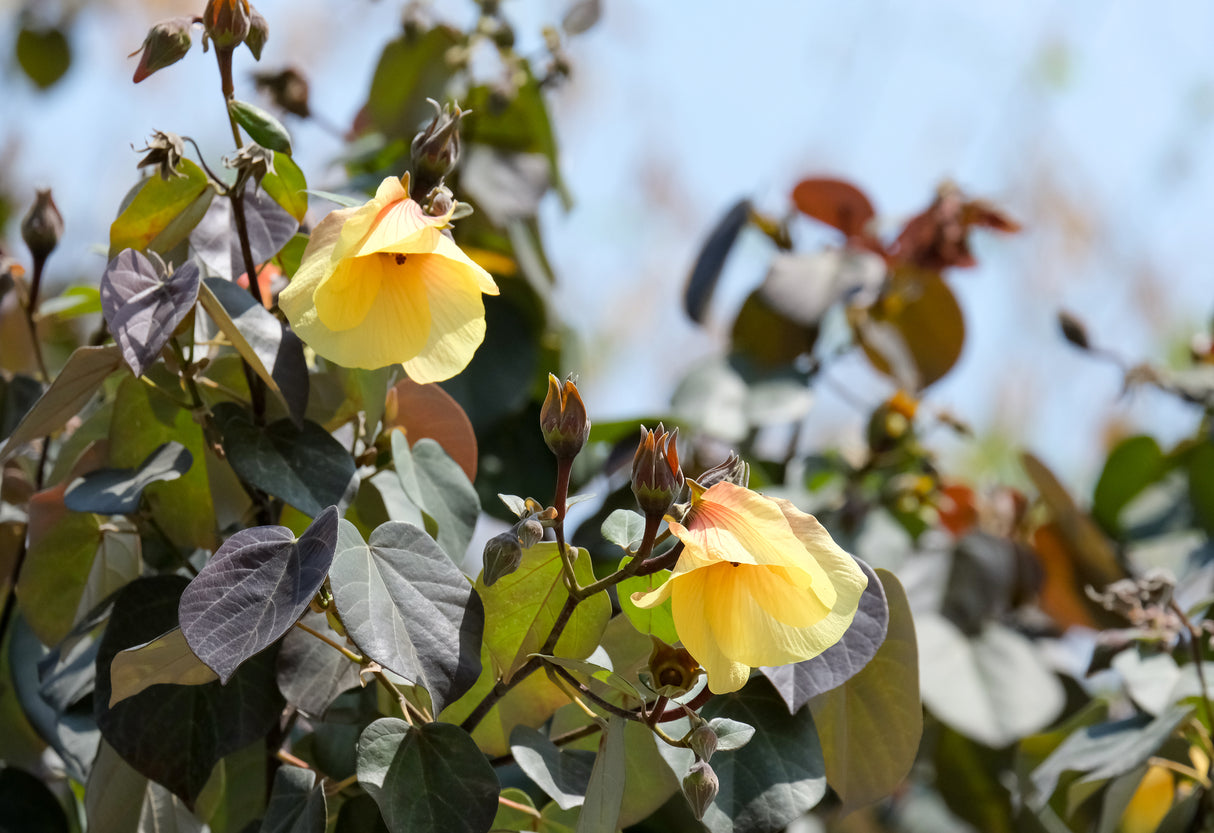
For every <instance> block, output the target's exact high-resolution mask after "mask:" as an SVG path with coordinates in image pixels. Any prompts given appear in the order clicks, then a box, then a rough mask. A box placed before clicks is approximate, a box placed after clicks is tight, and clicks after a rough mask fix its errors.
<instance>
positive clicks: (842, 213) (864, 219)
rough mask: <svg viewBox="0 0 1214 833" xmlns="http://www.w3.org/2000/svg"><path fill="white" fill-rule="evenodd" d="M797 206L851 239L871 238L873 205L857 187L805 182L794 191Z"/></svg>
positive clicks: (828, 181)
mask: <svg viewBox="0 0 1214 833" xmlns="http://www.w3.org/2000/svg"><path fill="white" fill-rule="evenodd" d="M792 201H793V204H794V205H795V206H796V207H797V208H798V210H800V211H801V212H802V213H804V214H808V215H809V216H810V217H813V218H814V219H815V220H820V221H821V222H823V223H826V224H827V225H828V226H834V227H835V228H837V229H838V230H839V231H841V232H843V233H844V234H846V235H847V236H848V237H856V238H866V237H870V234H869V232H868V229H867V226H868V222H869V221H870V220H872V219H873V217H875V216H876V211H874V210H873V205H872V203H871V202H869V201H868V197H866V196H865V195H864V192H863V191H861V190H860V189H859V188H857V187H856V186H854V185H852V184H851V183H849V182H844V181H843V180H841V179H821V178H813V179H803V180H801V181H800V182H798V183H797V186H796V187H795V188H793V189H792Z"/></svg>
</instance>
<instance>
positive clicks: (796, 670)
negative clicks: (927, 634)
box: [762, 559, 917, 712]
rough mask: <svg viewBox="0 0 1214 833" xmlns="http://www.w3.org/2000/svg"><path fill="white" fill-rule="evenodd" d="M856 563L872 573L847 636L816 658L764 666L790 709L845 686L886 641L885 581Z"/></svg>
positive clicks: (863, 566)
mask: <svg viewBox="0 0 1214 833" xmlns="http://www.w3.org/2000/svg"><path fill="white" fill-rule="evenodd" d="M856 563H857V564H859V565H860V569H861V570H863V571H864V575H866V576H867V577H868V586H867V587H866V588H864V593H863V595H861V596H860V606H859V608H858V609H857V610H856V617H855V619H853V620H852V623H851V625H850V626H849V627H848V629H847V631H846V632H844V634H843V638H842V639H841V640H839V641H838V642H836V643H835V644H834V645H832V646H831V647H829V648H827V649H826V650H825V651H823V652H822V653H821V654H819V655H818V656H816V657H814V658H813V659H807V660H805V661H804V662H797V663H793V664H791V665H780V666H775V667H767V668H763V669H762V671H763V675H764V676H766V677H767V679H768V680H770V681H771V684H772V685H773V686H775V689H776V691H777V692H778V693H779V695H780V697H781V698H782V699H783V700H784V702H785V703H787V704H788V710H789V712H797V711H800V709H801V707H802V706H804V705H805V704H806V703H808V702H809V701H810V698H812V697H815V696H817V695H819V694H822V693H823V692H826V691H830V690H831V689H833V688H836V687H838V686H841V685H843V684H844V683H846V682H847V681H848V680H850V679H851V678H853V677H854V676H856V675H857V674H859V673H860V671H861V670H863V669H864V668H865V666H867V665H868V663H869V661H870V660H871V659H872V658H873V657H874V656H876V655H877V652H878V650H879V649H880V648H881V645H882V644H883V643H884V642H885V634H886V626H887V624H888V622H889V615H890V610H889V603H888V601H887V599H886V596H885V584H884V582H882V581H881V580H880V579H878V578H877V573H875V572H874V571H873V568H872V567H870V566H868V565H867V564H865V563H864V562H863V561H860V560H859V559H856ZM912 633H913V629H912ZM912 647H913V644H912ZM916 691H917V689H916Z"/></svg>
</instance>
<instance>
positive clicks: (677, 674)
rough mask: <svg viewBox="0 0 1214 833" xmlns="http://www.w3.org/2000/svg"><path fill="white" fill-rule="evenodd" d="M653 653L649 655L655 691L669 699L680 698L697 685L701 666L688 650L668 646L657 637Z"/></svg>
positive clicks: (650, 672) (654, 640) (652, 637)
mask: <svg viewBox="0 0 1214 833" xmlns="http://www.w3.org/2000/svg"><path fill="white" fill-rule="evenodd" d="M650 639H652V640H653V651H652V652H651V653H650V654H649V674H650V676H651V677H652V680H653V686H652V687H653V690H654V691H656V692H658V693H659V694H663V695H665V696H667V697H678V696H679V695H681V694H683V693H685V692H687V691H688V690H689V689H690V688H691V687H692V686H693V685H695V682H696V677H697V676H699V673H700V664H699V663H698V662H696V661H695V658H694V657H692V655H691V654H689V653H688V652H687V649H686V648H675V647H673V646H671V645H667V644H666V643H665V642H663V641H662V640H660V639H658V638H657V637H656V636H650Z"/></svg>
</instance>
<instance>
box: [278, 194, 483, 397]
mask: <svg viewBox="0 0 1214 833" xmlns="http://www.w3.org/2000/svg"><path fill="white" fill-rule="evenodd" d="M446 223H447V218H446V217H430V216H427V215H426V214H425V213H424V212H423V211H422V209H421V206H420V205H418V204H417V203H416V202H414V201H413V200H412V199H410V198H409V190H408V180H407V178H406V179H403V180H402V179H397V178H396V177H388V178H387V179H385V180H384V181H383V182H382V183H380V186H379V190H378V191H376V193H375V198H374V199H372V200H371V201H370V202H369V203H367V204H366V205H364V206H361V207H354V208H343V209H338V210H337V211H334V212H332V213H330V214H329V216H327V217H325V218H324V219H323V220H321V221H320V223H319V224H318V225H317V226H316V229H315V230H314V231H313V232H312V237H311V239H310V240H309V241H308V246H307V248H306V249H305V250H304V256H303V261H302V262H301V263H300V266H299V270H298V271H297V272H296V273H295V277H294V278H293V279H292V280H291V284H290V285H289V286H288V287H287V288H286V289H285V290H283V292H282V295H281V296H280V297H279V306H280V307H281V308H282V310H283V312H284V313H286V316H287V318H288V319H289V320H290V322H291V326H292V327H294V328H295V332H296V333H298V334H299V337H300V338H302V339H303V340H304V341H305V342H307V343H308V344H309V345H310V346H311V347H312V349H313V350H315V351H316V352H317V353H318V354H319V355H321V356H324V357H325V358H326V359H329V360H331V361H334V362H337V363H338V364H341V365H345V366H346V367H361V368H366V369H369V370H371V369H375V368H379V367H385V366H387V365H390V364H395V363H398V362H399V363H401V364H403V365H404V367H405V372H406V373H408V374H409V376H410V377H412V379H413V380H414V381H415V382H419V383H422V384H424V383H426V382H438V381H441V380H443V379H449V378H451V377H452V376H454V375H455V374H457V373H459V372H460V371H461V370H463V369H464V368H465V367H466V366H467V365H468V362H469V361H471V360H472V354H473V353H475V352H476V348H477V347H479V346H480V343H481V341H482V340H484V337H485V305H484V302H483V301H482V300H481V294H482V293H487V294H490V295H496V294H497V291H498V290H497V284H495V283H494V282H493V278H491V277H490V276H489V273H488V272H486V271H485V270H484V269H482V268H481V267H480V266H478V265H476V263H474V262H473V261H472V260H471V258H469V257H468V256H467V255H466V254H464V253H463V251H461V250H460V248H459V246H457V245H455V242H454V241H453V240H452V239H451V238H450V237H447V236H446V235H444V234H443V232H442V231H441V229H442V227H443V226H444V225H446Z"/></svg>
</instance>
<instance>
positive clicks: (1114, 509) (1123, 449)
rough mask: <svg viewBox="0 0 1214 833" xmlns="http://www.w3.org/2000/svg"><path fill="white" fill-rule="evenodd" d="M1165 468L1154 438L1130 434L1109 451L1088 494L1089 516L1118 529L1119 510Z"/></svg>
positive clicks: (1109, 528) (1115, 530) (1103, 525)
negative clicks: (1090, 507)
mask: <svg viewBox="0 0 1214 833" xmlns="http://www.w3.org/2000/svg"><path fill="white" fill-rule="evenodd" d="M1168 468H1169V465H1168V461H1167V458H1165V457H1164V454H1163V452H1162V451H1161V450H1160V448H1159V443H1157V442H1156V441H1155V438H1154V437H1148V436H1145V435H1142V436H1137V437H1130V438H1128V439H1126V440H1123V441H1122V442H1120V443H1119V444H1118V445H1117V447H1116V448H1114V449H1113V450H1112V451H1111V452H1109V456H1108V459H1107V460H1105V463H1104V471H1102V472H1101V473H1100V480H1099V481H1097V483H1096V491H1095V493H1094V494H1093V496H1092V517H1093V518H1094V519H1095V520H1096V522H1097V523H1099V524H1100V525H1101V526H1102V527H1104V528H1105V529H1106V530H1108V531H1109V532H1110V533H1113V534H1116V533H1117V531H1118V530H1120V529H1121V523H1120V520H1119V518H1120V515H1121V510H1122V509H1124V508H1125V507H1126V505H1127V504H1129V503H1130V501H1132V500H1133V499H1134V498H1135V497H1136V496H1137V495H1139V494H1141V493H1142V491H1143V490H1144V489H1146V488H1147V487H1148V486H1150V485H1151V484H1152V483H1156V482H1158V481H1159V479H1160V478H1161V477H1163V476H1164V474H1166V473H1167V470H1168Z"/></svg>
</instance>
